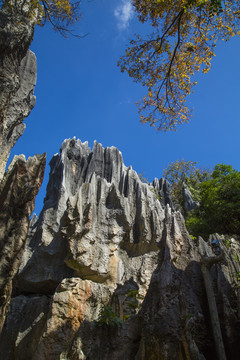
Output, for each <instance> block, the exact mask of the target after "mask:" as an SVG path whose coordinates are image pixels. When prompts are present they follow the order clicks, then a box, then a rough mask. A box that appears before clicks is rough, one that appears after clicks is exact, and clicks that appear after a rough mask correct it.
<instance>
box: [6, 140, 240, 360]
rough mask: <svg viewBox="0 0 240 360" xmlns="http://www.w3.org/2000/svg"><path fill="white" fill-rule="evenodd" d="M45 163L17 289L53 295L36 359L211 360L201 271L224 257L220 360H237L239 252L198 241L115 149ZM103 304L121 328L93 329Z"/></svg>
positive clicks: (217, 271)
mask: <svg viewBox="0 0 240 360" xmlns="http://www.w3.org/2000/svg"><path fill="white" fill-rule="evenodd" d="M50 165H51V172H50V180H49V184H48V188H47V195H46V198H45V202H44V208H43V210H42V212H41V214H40V217H39V219H38V220H37V219H36V218H35V219H33V220H32V224H31V226H30V229H29V237H28V242H27V248H26V250H25V252H24V256H23V261H22V264H21V267H20V270H19V273H18V276H17V278H16V280H15V291H16V292H18V293H19V292H20V293H21V292H24V293H25V294H27V293H28V294H29V295H28V296H33V294H32V293H36V294H38V293H41V294H45V295H49V296H52V301H51V305H50V307H49V311H48V315H47V318H46V319H47V320H46V321H45V325H44V327H43V328H42V333H41V335H39V333H38V335H37V340H36V341H35V338H34V337H33V338H32V341H33V343H34V344H36V342H37V345H36V346H35V345H34V349H35V350H34V352H33V353H32V354H33V355H32V359H34V360H35V359H39V360H45V359H46V360H55V359H62V360H63V359H65V360H66V359H67V360H76V359H78V360H79V359H87V360H95V359H99V360H110V359H111V360H133V359H135V360H148V359H153V360H155V359H156V360H173V359H174V360H175V359H176V360H178V359H179V360H182V359H191V360H192V359H193V360H194V359H196V360H204V359H205V360H210V359H211V360H212V359H215V358H217V355H216V351H215V345H214V340H213V336H212V331H211V321H210V314H209V309H208V302H207V295H206V290H205V285H204V281H203V276H202V270H201V268H202V267H201V264H202V259H203V258H204V257H206V256H207V257H208V258H210V257H217V256H218V255H219V251H220V252H221V253H222V254H223V261H222V262H221V263H216V264H214V265H213V266H212V267H211V270H210V281H211V283H212V286H213V290H214V294H215V299H216V305H217V311H218V317H219V321H220V325H221V331H222V335H223V342H224V347H225V351H226V354H227V358H229V359H231V360H237V359H238V357H239V352H240V336H239V319H240V297H239V295H240V294H239V281H238V273H239V272H240V246H239V243H238V242H237V241H236V240H234V239H227V238H225V237H224V236H221V237H220V236H218V235H215V236H212V237H210V239H209V241H208V242H206V241H204V240H203V239H201V238H199V239H198V240H193V239H192V238H191V236H190V235H189V234H188V232H187V230H186V227H185V222H184V218H183V216H182V215H181V213H180V212H178V211H175V210H174V209H173V207H172V202H171V198H170V196H169V190H168V185H167V183H166V182H165V181H164V180H160V181H158V180H156V179H155V180H154V182H153V184H152V185H147V184H144V183H142V182H141V181H140V180H139V177H138V175H137V174H136V172H135V171H133V170H132V168H131V167H126V166H125V165H124V164H123V160H122V155H121V153H120V152H119V151H118V150H117V149H116V148H114V147H111V148H106V149H104V148H103V147H102V146H101V144H98V143H96V142H95V143H94V147H93V150H91V149H90V148H89V147H88V144H87V143H81V142H80V140H76V139H72V140H65V142H64V143H63V145H62V148H61V152H60V154H57V155H55V156H54V158H53V159H52V161H51V163H50ZM30 293H31V295H30ZM134 293H135V294H137V297H136V298H134V295H131V294H134ZM129 304H130V305H129ZM103 305H109V306H111V308H112V309H113V311H114V313H115V314H116V315H117V316H118V317H119V318H121V319H123V320H126V321H125V322H124V323H123V324H122V326H121V327H119V328H118V327H114V326H112V327H111V326H108V325H107V324H103V325H102V326H99V323H98V322H97V321H96V320H97V319H98V317H99V314H100V309H101V307H102V306H103ZM9 316H10V317H11V312H10V313H9ZM17 327H18V325H16V328H17ZM8 331H11V328H10V327H8V326H6V333H7V332H8ZM16 331H17V330H16ZM12 346H13V347H15V346H16V345H14V344H13V345H12ZM13 351H16V350H14V349H13ZM31 351H33V350H31ZM19 356H22V355H19ZM5 358H6V359H8V357H7V356H6V357H5ZM20 358H21V357H20Z"/></svg>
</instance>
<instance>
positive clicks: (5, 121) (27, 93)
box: [0, 0, 37, 181]
mask: <svg viewBox="0 0 240 360" xmlns="http://www.w3.org/2000/svg"><path fill="white" fill-rule="evenodd" d="M28 2H29V0H27V1H26V0H11V1H8V3H6V4H5V5H3V6H2V9H1V11H0V148H1V153H0V181H1V179H2V177H3V175H4V172H5V166H6V163H7V161H8V157H9V154H10V151H11V149H12V148H13V146H14V145H15V143H16V141H17V140H18V139H19V137H20V136H21V135H22V134H23V131H24V129H25V125H24V124H23V120H24V119H25V117H26V116H28V115H29V113H30V111H31V109H32V108H33V106H34V104H35V97H34V96H33V90H34V87H35V84H36V76H37V73H36V58H35V55H34V54H33V53H32V52H31V51H29V50H28V49H29V46H30V44H31V42H32V39H33V33H34V26H35V19H34V17H31V16H29V7H28Z"/></svg>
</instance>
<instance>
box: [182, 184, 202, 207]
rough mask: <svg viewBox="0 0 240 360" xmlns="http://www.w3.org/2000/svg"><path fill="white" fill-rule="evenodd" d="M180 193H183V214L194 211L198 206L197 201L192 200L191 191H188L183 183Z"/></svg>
mask: <svg viewBox="0 0 240 360" xmlns="http://www.w3.org/2000/svg"><path fill="white" fill-rule="evenodd" d="M182 192H183V201H184V210H185V212H188V211H192V210H194V209H196V208H197V207H198V206H199V203H198V202H197V201H195V200H193V197H192V194H191V191H190V190H189V187H188V186H187V185H186V184H185V183H183V187H182Z"/></svg>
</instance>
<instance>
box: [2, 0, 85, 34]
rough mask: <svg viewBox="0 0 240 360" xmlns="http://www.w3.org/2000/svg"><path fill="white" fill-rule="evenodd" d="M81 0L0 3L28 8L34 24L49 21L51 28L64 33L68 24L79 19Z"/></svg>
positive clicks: (14, 7)
mask: <svg viewBox="0 0 240 360" xmlns="http://www.w3.org/2000/svg"><path fill="white" fill-rule="evenodd" d="M80 3H81V0H79V1H72V0H25V1H19V0H0V5H2V6H9V7H11V9H20V10H24V8H27V9H28V14H29V18H30V19H31V20H33V21H35V23H36V24H39V25H44V24H45V23H46V21H49V22H50V23H51V24H52V26H53V28H54V29H55V30H57V31H59V32H60V33H62V34H63V35H66V33H67V32H69V31H68V26H69V25H70V24H72V23H74V22H75V21H77V20H78V19H79V16H80V14H79V12H78V8H79V6H80Z"/></svg>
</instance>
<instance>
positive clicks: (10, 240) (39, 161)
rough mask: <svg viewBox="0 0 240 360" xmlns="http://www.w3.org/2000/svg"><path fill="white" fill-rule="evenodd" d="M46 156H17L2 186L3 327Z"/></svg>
mask: <svg viewBox="0 0 240 360" xmlns="http://www.w3.org/2000/svg"><path fill="white" fill-rule="evenodd" d="M45 161H46V155H45V154H44V155H35V156H34V157H32V158H31V157H30V158H29V159H28V160H27V161H26V160H25V157H24V156H23V155H20V156H15V157H14V159H13V161H12V163H11V164H10V166H9V169H8V172H7V174H6V175H5V177H4V180H3V181H2V183H1V185H0V204H1V206H0V234H1V235H0V250H1V251H0V309H1V320H0V329H1V328H2V326H3V321H4V317H5V309H6V306H7V304H8V302H9V298H10V296H11V290H12V279H13V278H14V276H15V275H16V273H17V271H18V267H19V265H20V262H21V257H22V254H23V251H24V247H25V243H26V237H27V232H28V225H29V217H30V215H31V213H32V211H33V209H34V201H35V197H36V195H37V193H38V190H39V188H40V186H41V183H42V180H43V174H44V169H45Z"/></svg>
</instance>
